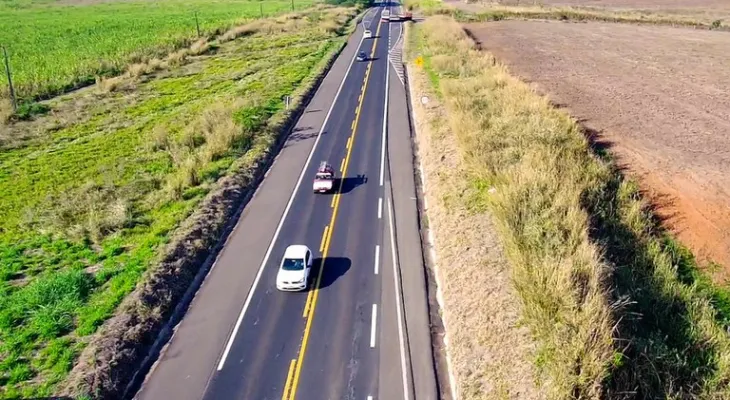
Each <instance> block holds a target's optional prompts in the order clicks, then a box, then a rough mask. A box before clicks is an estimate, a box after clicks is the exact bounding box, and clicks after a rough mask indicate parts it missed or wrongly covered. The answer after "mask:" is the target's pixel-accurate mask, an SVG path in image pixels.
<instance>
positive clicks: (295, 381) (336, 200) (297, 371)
mask: <svg viewBox="0 0 730 400" xmlns="http://www.w3.org/2000/svg"><path fill="white" fill-rule="evenodd" d="M380 26H381V24H380V22H378V29H377V30H376V31H375V41H374V42H373V50H372V53H371V54H375V47H376V46H377V45H378V36H379V34H380ZM369 78H370V65H368V68H367V70H365V82H364V83H363V90H362V94H363V96H362V97H363V98H365V91H366V90H367V86H368V80H369ZM361 105H362V101H361V102H360V104H359V105H358V106H357V110H355V127H354V128H353V130H352V136H351V137H350V139H351V142H352V144H354V143H355V133H356V132H357V123H358V122H359V121H360V108H361V107H360V106H361ZM352 147H353V146H348V149H347V155H346V156H345V163H344V168H343V172H342V176H343V177H344V176H345V171H347V167H348V165H349V164H350V155H351V154H352ZM341 192H342V179H340V184H339V185H338V187H337V193H336V194H335V195H334V196H333V198H332V202H333V203H332V207H333V208H334V210H333V211H332V218H331V219H330V224H329V225H328V226H329V229H328V230H327V232H326V234H325V236H326V239H325V243H324V251H323V252H322V258H321V261H320V266H319V272H318V273H317V281H316V283H315V285H314V288H313V289H312V293H313V295H312V301H311V305H310V306H309V309H310V310H309V313H308V314H307V323H306V325H305V327H304V336H303V337H302V345H301V348H300V349H299V357H298V358H297V360H296V369H295V371H294V377H293V379H292V383H291V396H289V397H288V398H285V399H284V400H294V398H295V397H296V393H297V385H298V383H299V376H300V374H301V372H302V364H303V361H304V354H306V351H307V343H308V342H309V333H310V332H311V330H312V321H314V310H315V307H316V305H317V298H318V297H319V285H320V283H321V282H322V271H324V267H325V260H326V259H327V254H328V253H329V247H330V240H331V239H332V231H334V230H335V220H336V219H337V210H338V209H339V206H340V193H341ZM292 365H294V364H292ZM290 369H291V368H290ZM288 381H289V379H288V378H287V383H288ZM287 389H288V385H287V386H285V392H284V394H285V395H286V393H287Z"/></svg>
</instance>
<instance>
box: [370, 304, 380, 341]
mask: <svg viewBox="0 0 730 400" xmlns="http://www.w3.org/2000/svg"><path fill="white" fill-rule="evenodd" d="M377 324H378V305H377V304H373V319H372V322H371V324H370V348H374V347H375V334H376V332H377V329H376V328H377Z"/></svg>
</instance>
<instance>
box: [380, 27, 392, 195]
mask: <svg viewBox="0 0 730 400" xmlns="http://www.w3.org/2000/svg"><path fill="white" fill-rule="evenodd" d="M388 40H390V29H388ZM389 87H390V67H389V66H388V65H387V64H386V67H385V105H384V107H383V135H382V137H381V138H380V142H381V149H380V186H383V176H384V175H385V135H386V131H387V129H388V91H389Z"/></svg>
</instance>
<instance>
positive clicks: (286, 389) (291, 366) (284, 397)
mask: <svg viewBox="0 0 730 400" xmlns="http://www.w3.org/2000/svg"><path fill="white" fill-rule="evenodd" d="M296 363H297V360H291V363H290V364H289V372H288V373H287V374H286V384H285V385H284V394H283V395H282V396H281V400H289V399H290V398H293V397H294V393H293V392H292V396H291V397H290V396H289V389H290V388H291V380H292V376H293V374H294V365H295V364H296Z"/></svg>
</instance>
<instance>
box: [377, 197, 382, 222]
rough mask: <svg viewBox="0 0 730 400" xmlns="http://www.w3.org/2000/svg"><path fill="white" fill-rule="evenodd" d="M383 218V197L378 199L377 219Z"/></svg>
mask: <svg viewBox="0 0 730 400" xmlns="http://www.w3.org/2000/svg"><path fill="white" fill-rule="evenodd" d="M381 218H383V198H382V197H381V198H379V199H378V219H381Z"/></svg>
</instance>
